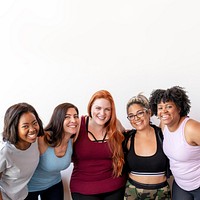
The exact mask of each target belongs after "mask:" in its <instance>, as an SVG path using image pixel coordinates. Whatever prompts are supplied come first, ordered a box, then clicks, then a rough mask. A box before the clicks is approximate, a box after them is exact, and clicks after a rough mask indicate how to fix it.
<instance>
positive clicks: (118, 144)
mask: <svg viewBox="0 0 200 200" xmlns="http://www.w3.org/2000/svg"><path fill="white" fill-rule="evenodd" d="M100 98H103V99H107V100H108V101H109V102H110V104H111V117H110V120H109V121H108V122H107V123H106V124H105V127H106V130H107V134H108V138H109V139H108V145H109V147H110V150H111V152H112V154H113V155H112V164H113V175H114V176H115V177H118V176H120V175H121V173H122V169H123V165H124V153H123V150H122V142H123V140H124V136H123V134H122V132H121V131H120V130H119V129H118V128H117V117H116V110H115V103H114V100H113V98H112V96H111V94H110V93H109V92H108V91H107V90H100V91H97V92H96V93H94V94H93V96H92V97H91V99H90V101H89V103H88V114H89V116H90V117H92V116H91V107H92V104H93V103H94V101H95V100H96V99H100Z"/></svg>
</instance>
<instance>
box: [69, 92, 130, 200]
mask: <svg viewBox="0 0 200 200" xmlns="http://www.w3.org/2000/svg"><path fill="white" fill-rule="evenodd" d="M120 125H121V124H120V123H119V121H118V120H117V117H116V110H115V104H114V100H113V98H112V96H111V94H110V93H109V92H108V91H106V90H100V91H97V92H96V93H95V94H94V95H93V96H92V97H91V99H90V101H89V104H88V115H87V116H82V117H81V125H80V130H79V134H78V137H77V139H76V140H75V142H74V151H73V157H72V160H73V163H74V169H73V172H72V176H71V181H70V189H71V194H72V198H73V200H79V199H81V200H113V199H117V200H123V198H124V190H125V183H126V176H125V174H123V166H124V154H123V150H122V142H123V140H124V136H123V134H122V126H120Z"/></svg>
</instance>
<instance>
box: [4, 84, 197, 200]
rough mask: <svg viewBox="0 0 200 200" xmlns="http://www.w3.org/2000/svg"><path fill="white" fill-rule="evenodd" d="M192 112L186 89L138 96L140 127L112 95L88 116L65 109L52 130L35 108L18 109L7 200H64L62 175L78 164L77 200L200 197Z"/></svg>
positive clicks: (9, 116) (99, 96)
mask: <svg viewBox="0 0 200 200" xmlns="http://www.w3.org/2000/svg"><path fill="white" fill-rule="evenodd" d="M189 111H190V100H189V98H188V96H187V94H186V91H185V90H184V89H183V88H181V87H179V86H174V87H172V88H169V89H166V90H163V89H157V90H154V91H153V92H152V93H151V95H150V98H149V99H147V98H146V97H145V96H144V95H142V94H139V95H137V96H134V97H132V98H131V99H130V100H129V101H128V103H127V118H128V120H129V121H130V124H131V125H132V127H133V129H132V130H126V129H125V128H124V127H123V126H122V124H121V123H120V121H119V120H118V119H117V116H116V110H115V104H114V100H113V97H112V95H111V94H110V93H109V92H108V91H106V90H100V91H97V92H96V93H95V94H93V96H92V97H91V99H90V101H89V103H88V114H87V115H85V116H81V117H80V118H79V111H78V108H77V107H76V106H75V105H73V104H71V103H63V104H60V105H58V106H57V107H56V108H55V109H54V111H53V114H52V116H51V119H50V121H49V123H48V124H47V126H46V127H45V128H44V129H43V125H42V121H41V119H40V118H39V116H38V114H37V112H36V111H35V109H34V108H33V107H32V106H31V105H29V104H27V103H19V104H15V105H13V106H11V107H10V108H8V110H7V111H6V113H5V117H4V129H3V142H2V144H1V146H0V189H1V192H0V200H2V199H3V200H24V199H26V200H38V196H39V195H40V198H41V200H55V199H56V200H63V199H64V191H63V183H62V179H61V173H60V172H61V171H62V170H64V169H66V168H67V167H68V166H69V165H70V163H71V162H73V171H72V175H71V178H70V191H71V196H72V199H73V200H139V199H141V200H153V199H155V200H170V199H173V200H180V199H181V200H200V123H199V122H197V121H195V120H193V119H191V118H189V116H188V114H189ZM152 115H156V116H158V118H159V119H160V127H158V126H156V125H154V124H152V123H151V116H152ZM171 174H172V175H173V177H174V182H173V186H172V191H171V190H170V186H169V184H168V181H167V179H168V178H169V177H170V175H171Z"/></svg>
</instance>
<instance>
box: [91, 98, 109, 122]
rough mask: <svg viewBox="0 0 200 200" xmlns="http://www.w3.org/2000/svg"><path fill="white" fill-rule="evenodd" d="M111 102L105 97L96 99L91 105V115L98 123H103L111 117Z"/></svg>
mask: <svg viewBox="0 0 200 200" xmlns="http://www.w3.org/2000/svg"><path fill="white" fill-rule="evenodd" d="M111 112H112V111H111V103H110V101H108V100H107V99H104V98H100V99H96V100H95V101H94V102H93V104H92V107H91V116H92V119H93V121H94V122H95V123H96V124H98V125H105V124H106V122H108V121H109V120H110V118H111Z"/></svg>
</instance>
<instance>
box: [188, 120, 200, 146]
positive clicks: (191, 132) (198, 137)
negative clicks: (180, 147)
mask: <svg viewBox="0 0 200 200" xmlns="http://www.w3.org/2000/svg"><path fill="white" fill-rule="evenodd" d="M185 138H186V141H187V142H188V144H190V145H193V146H200V123H199V122H198V121H195V120H193V119H190V120H189V121H188V122H187V123H186V126H185Z"/></svg>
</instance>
